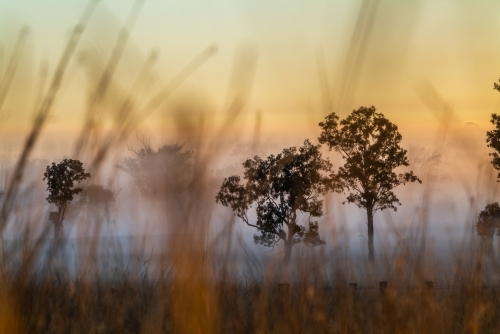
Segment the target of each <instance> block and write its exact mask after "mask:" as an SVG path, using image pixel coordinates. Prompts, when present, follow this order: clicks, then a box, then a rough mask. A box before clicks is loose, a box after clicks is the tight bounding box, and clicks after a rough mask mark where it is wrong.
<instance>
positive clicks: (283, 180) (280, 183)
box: [216, 140, 332, 264]
mask: <svg viewBox="0 0 500 334" xmlns="http://www.w3.org/2000/svg"><path fill="white" fill-rule="evenodd" d="M243 167H244V179H245V180H246V183H244V184H243V183H241V180H240V177H239V176H230V177H228V178H225V179H224V181H223V182H222V186H221V188H220V191H219V193H218V194H217V196H216V202H217V203H221V204H222V205H224V206H227V207H230V208H231V209H232V210H233V212H234V214H235V215H236V216H237V217H239V218H241V219H242V220H243V221H244V222H245V223H246V224H247V225H248V226H251V227H254V228H256V229H257V231H258V232H257V233H256V234H255V235H254V242H255V244H261V245H264V246H266V247H274V246H275V245H276V244H277V243H278V242H279V241H281V240H282V241H283V242H284V248H285V256H284V262H285V264H288V263H289V262H290V257H291V254H292V247H293V245H295V244H298V243H300V242H303V243H304V244H306V245H313V246H316V245H321V244H324V241H323V240H321V239H320V237H319V233H318V222H317V221H311V217H320V216H321V215H322V214H323V212H322V206H323V200H322V199H321V196H323V195H324V194H326V193H327V191H329V189H330V178H329V173H331V169H332V164H331V163H330V161H328V160H325V159H323V158H322V156H321V152H320V145H312V144H311V143H310V142H309V140H306V141H305V142H304V145H303V146H302V147H300V148H299V149H297V148H295V147H291V148H287V149H284V150H283V152H282V153H280V154H277V155H270V156H269V157H268V158H267V159H265V160H263V159H261V158H260V157H258V156H255V157H254V158H253V159H247V160H246V161H245V162H244V163H243ZM253 205H255V211H256V215H257V219H256V221H255V223H253V222H251V221H250V218H249V215H248V212H249V210H250V208H251V207H252V206H253ZM300 213H305V214H308V217H307V226H303V225H301V224H300V223H299V218H301V217H300ZM285 227H286V229H287V231H285Z"/></svg>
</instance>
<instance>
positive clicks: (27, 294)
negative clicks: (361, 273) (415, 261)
mask: <svg viewBox="0 0 500 334" xmlns="http://www.w3.org/2000/svg"><path fill="white" fill-rule="evenodd" d="M2 287H3V288H2V290H3V291H4V295H3V297H4V301H7V300H6V298H8V302H9V303H8V305H9V307H8V308H6V307H5V303H4V307H3V308H2V309H1V312H2V313H1V319H2V324H3V329H4V332H28V333H187V332H190V333H256V332H258V333H497V332H498V328H500V318H499V317H498V314H499V312H500V290H499V289H498V287H488V288H485V287H478V286H474V285H472V284H469V285H464V286H460V287H451V286H444V287H434V288H428V287H426V286H425V285H422V286H419V287H412V288H391V285H390V284H389V287H388V288H387V289H386V290H385V291H381V290H379V289H378V288H360V287H358V288H357V289H351V288H346V287H345V285H344V286H339V285H334V284H324V285H321V286H314V285H307V284H303V283H296V284H292V285H291V286H286V285H285V286H283V285H277V284H270V285H267V284H263V283H258V284H232V283H220V282H219V283H218V284H213V283H211V284H208V283H207V282H205V283H204V284H199V285H198V284H196V285H194V284H193V282H175V281H171V280H170V281H165V280H156V281H155V280H150V279H147V280H146V279H145V280H141V281H137V280H131V279H127V278H126V277H123V279H122V280H120V281H115V282H114V283H110V282H105V281H102V280H100V279H99V278H95V280H94V281H93V282H83V281H78V280H76V281H70V280H65V279H62V278H61V276H60V275H58V274H57V273H53V274H52V275H51V276H46V277H41V276H35V275H34V276H31V277H30V278H29V279H27V280H11V281H9V282H7V281H5V283H4V284H2ZM6 291H9V295H8V296H7V295H5V292H6Z"/></svg>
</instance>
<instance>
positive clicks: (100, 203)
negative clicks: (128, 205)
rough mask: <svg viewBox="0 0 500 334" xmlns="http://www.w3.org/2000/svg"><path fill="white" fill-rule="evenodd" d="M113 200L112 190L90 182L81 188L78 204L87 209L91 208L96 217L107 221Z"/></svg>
mask: <svg viewBox="0 0 500 334" xmlns="http://www.w3.org/2000/svg"><path fill="white" fill-rule="evenodd" d="M114 201H115V194H114V193H113V191H111V190H109V189H106V188H104V187H103V186H101V185H97V184H91V185H89V186H88V187H86V188H85V189H83V191H82V193H81V194H80V200H79V202H78V204H79V205H80V207H81V208H86V209H87V211H89V210H91V211H92V212H93V214H94V216H96V218H97V219H100V218H101V217H103V218H104V220H105V221H109V218H110V209H111V206H112V203H113V202H114Z"/></svg>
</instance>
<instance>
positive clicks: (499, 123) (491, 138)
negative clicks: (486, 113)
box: [486, 83, 500, 182]
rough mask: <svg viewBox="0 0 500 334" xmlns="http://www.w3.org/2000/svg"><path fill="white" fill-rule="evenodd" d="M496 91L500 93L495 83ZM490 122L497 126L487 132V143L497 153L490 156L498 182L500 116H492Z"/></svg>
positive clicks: (499, 169) (499, 173)
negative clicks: (496, 172)
mask: <svg viewBox="0 0 500 334" xmlns="http://www.w3.org/2000/svg"><path fill="white" fill-rule="evenodd" d="M495 85H496V87H495V89H497V90H499V91H500V86H498V85H497V84H496V83H495ZM490 122H491V123H492V124H493V125H495V129H494V130H491V131H487V132H486V143H487V145H488V147H491V148H493V149H495V151H496V152H493V153H490V156H492V157H493V160H491V164H492V165H493V168H495V169H496V170H497V171H498V174H497V182H498V181H499V180H498V179H499V178H500V155H499V153H500V115H497V114H492V115H491V120H490Z"/></svg>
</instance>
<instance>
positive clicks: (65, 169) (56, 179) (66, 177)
mask: <svg viewBox="0 0 500 334" xmlns="http://www.w3.org/2000/svg"><path fill="white" fill-rule="evenodd" d="M89 177H90V174H89V173H85V169H84V168H83V164H82V163H81V162H80V161H78V160H73V159H64V160H63V161H61V162H60V163H58V164H56V163H55V162H53V163H52V164H51V165H49V166H47V168H46V170H45V173H44V174H43V180H44V181H45V180H47V191H48V192H49V196H48V197H47V202H49V203H51V204H55V205H56V207H57V214H56V213H55V212H51V215H50V220H51V221H52V223H54V227H55V233H56V235H58V234H59V232H58V231H59V230H60V227H61V226H62V222H63V220H64V214H65V212H66V209H67V207H68V204H69V202H71V201H72V200H73V196H74V195H76V194H78V193H80V192H81V191H82V188H78V187H77V188H73V187H74V183H75V182H78V183H79V182H81V181H83V180H85V179H87V178H89Z"/></svg>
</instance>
